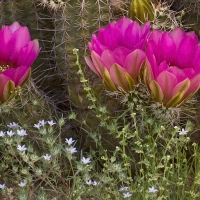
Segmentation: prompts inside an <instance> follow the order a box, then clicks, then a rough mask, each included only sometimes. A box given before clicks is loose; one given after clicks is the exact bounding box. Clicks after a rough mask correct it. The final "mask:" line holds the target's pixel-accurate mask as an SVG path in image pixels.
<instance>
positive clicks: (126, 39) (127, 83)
mask: <svg viewBox="0 0 200 200" xmlns="http://www.w3.org/2000/svg"><path fill="white" fill-rule="evenodd" d="M149 33H150V23H149V22H146V23H145V24H144V25H142V26H140V25H139V24H138V23H137V22H136V21H132V20H131V19H129V18H126V17H123V18H121V19H119V20H118V21H114V22H112V23H110V24H109V25H108V26H107V27H106V28H100V29H99V30H98V35H97V36H96V35H95V34H93V35H92V41H91V42H89V49H90V53H91V58H92V60H90V58H89V57H86V58H85V60H86V63H87V65H88V66H89V67H90V69H91V70H92V71H93V72H95V73H96V74H97V75H98V76H100V77H101V78H102V79H103V84H104V85H105V86H106V87H107V88H109V89H110V90H113V91H114V90H121V89H122V90H124V91H129V90H132V89H133V88H134V85H136V84H137V83H138V82H139V75H140V70H141V67H142V64H143V61H144V59H145V57H146V54H145V52H144V51H143V50H144V47H145V45H146V40H147V37H148V35H149Z"/></svg>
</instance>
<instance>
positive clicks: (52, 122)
mask: <svg viewBox="0 0 200 200" xmlns="http://www.w3.org/2000/svg"><path fill="white" fill-rule="evenodd" d="M47 122H48V124H49V125H50V126H53V125H54V124H56V123H55V122H54V121H53V120H51V121H47Z"/></svg>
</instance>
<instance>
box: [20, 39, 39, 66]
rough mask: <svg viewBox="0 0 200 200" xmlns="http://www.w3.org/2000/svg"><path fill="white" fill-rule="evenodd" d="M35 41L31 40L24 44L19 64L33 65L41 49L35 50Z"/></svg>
mask: <svg viewBox="0 0 200 200" xmlns="http://www.w3.org/2000/svg"><path fill="white" fill-rule="evenodd" d="M34 48H35V42H34V41H30V42H29V43H28V45H26V46H24V47H23V48H22V49H21V50H20V53H19V55H18V62H17V66H27V67H29V66H31V65H32V64H33V62H34V61H35V59H36V58H37V56H38V54H39V50H38V49H37V50H34Z"/></svg>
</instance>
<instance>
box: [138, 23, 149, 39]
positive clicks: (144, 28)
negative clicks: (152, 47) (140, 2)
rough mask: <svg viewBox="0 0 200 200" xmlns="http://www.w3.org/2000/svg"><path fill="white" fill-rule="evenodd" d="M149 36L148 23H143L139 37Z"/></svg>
mask: <svg viewBox="0 0 200 200" xmlns="http://www.w3.org/2000/svg"><path fill="white" fill-rule="evenodd" d="M149 34H150V22H149V21H148V22H145V23H144V24H143V25H142V27H141V33H140V37H142V38H147V36H149Z"/></svg>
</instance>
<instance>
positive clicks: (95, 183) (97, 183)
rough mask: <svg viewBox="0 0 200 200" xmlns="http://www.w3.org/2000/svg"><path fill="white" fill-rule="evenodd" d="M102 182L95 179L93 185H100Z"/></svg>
mask: <svg viewBox="0 0 200 200" xmlns="http://www.w3.org/2000/svg"><path fill="white" fill-rule="evenodd" d="M99 184H100V182H96V181H94V182H93V183H92V185H94V186H97V185H99Z"/></svg>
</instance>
